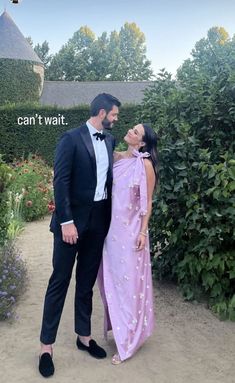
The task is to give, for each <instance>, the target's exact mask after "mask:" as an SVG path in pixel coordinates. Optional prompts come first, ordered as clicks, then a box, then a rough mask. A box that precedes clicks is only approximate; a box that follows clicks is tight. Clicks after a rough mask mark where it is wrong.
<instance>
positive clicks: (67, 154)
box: [53, 133, 74, 223]
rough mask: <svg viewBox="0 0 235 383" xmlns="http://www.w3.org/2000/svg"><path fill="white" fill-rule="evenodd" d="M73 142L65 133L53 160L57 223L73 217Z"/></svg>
mask: <svg viewBox="0 0 235 383" xmlns="http://www.w3.org/2000/svg"><path fill="white" fill-rule="evenodd" d="M73 155H74V144H73V140H72V137H71V136H70V135H69V134H68V133H65V134H64V135H63V136H62V137H61V139H60V141H59V143H58V145H57V147H56V153H55V162H54V180H53V186H54V196H55V208H56V215H57V218H58V220H59V223H63V222H66V221H71V220H72V219H73V216H72V210H71V201H70V182H71V173H72V166H73Z"/></svg>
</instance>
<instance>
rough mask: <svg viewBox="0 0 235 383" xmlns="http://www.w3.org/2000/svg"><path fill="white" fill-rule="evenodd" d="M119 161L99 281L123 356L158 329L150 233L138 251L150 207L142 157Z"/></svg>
mask: <svg viewBox="0 0 235 383" xmlns="http://www.w3.org/2000/svg"><path fill="white" fill-rule="evenodd" d="M133 154H134V157H132V158H127V159H121V160H119V161H117V162H115V164H114V169H113V172H114V182H113V194H112V220H111V224H110V229H109V232H108V235H107V237H106V240H105V245H104V251H103V260H102V263H101V266H100V270H99V276H98V284H99V287H100V292H101V296H102V300H103V303H104V307H105V320H104V330H105V336H106V337H107V331H108V330H111V329H112V330H113V336H114V339H115V342H116V345H117V349H118V353H119V355H120V358H121V360H125V359H127V358H130V357H131V356H132V355H133V354H134V353H135V352H136V351H137V350H138V349H139V347H140V346H141V345H142V344H143V343H144V341H145V340H146V338H147V337H149V336H150V335H151V334H152V332H153V327H154V310H153V291H152V273H151V263H150V252H149V238H148V237H147V241H146V246H145V249H143V250H142V251H136V241H137V237H138V235H139V232H140V228H141V215H145V214H146V213H147V184H146V173H145V166H144V161H143V157H147V156H149V154H148V153H140V152H138V151H136V150H134V151H133Z"/></svg>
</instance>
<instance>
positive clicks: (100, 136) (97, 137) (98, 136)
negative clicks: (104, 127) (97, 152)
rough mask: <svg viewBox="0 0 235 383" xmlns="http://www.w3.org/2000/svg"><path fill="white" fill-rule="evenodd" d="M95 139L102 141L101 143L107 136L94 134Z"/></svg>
mask: <svg viewBox="0 0 235 383" xmlns="http://www.w3.org/2000/svg"><path fill="white" fill-rule="evenodd" d="M93 136H94V137H96V141H98V140H100V141H103V140H104V139H105V134H103V133H98V132H97V133H94V134H93Z"/></svg>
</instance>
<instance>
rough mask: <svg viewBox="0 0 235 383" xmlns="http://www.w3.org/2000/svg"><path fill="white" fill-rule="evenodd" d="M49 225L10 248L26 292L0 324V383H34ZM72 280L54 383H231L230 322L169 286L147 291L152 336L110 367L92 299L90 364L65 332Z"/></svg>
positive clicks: (234, 370)
mask: <svg viewBox="0 0 235 383" xmlns="http://www.w3.org/2000/svg"><path fill="white" fill-rule="evenodd" d="M48 225H49V218H46V219H45V220H43V221H38V222H34V223H30V224H27V225H26V229H25V231H24V233H23V234H22V235H21V237H20V239H19V241H18V246H19V247H20V249H21V250H22V253H23V257H24V259H25V260H26V261H27V265H28V271H29V286H28V289H27V291H26V293H25V294H24V296H23V297H22V299H21V301H20V303H19V305H18V307H17V314H18V316H19V319H18V320H17V321H14V322H13V323H4V322H3V323H0V381H1V382H7V383H21V382H22V383H37V382H42V381H43V378H42V377H41V376H40V374H39V372H38V368H37V366H38V354H39V340H38V338H39V332H40V325H41V316H42V306H43V299H44V294H45V289H46V286H47V282H48V278H49V276H50V273H51V252H52V235H51V234H50V233H49V231H48ZM73 300H74V278H73V280H72V281H71V285H70V288H69V292H68V296H67V299H66V304H65V307H64V311H63V316H62V320H61V324H60V328H59V332H58V337H57V343H56V345H55V347H54V362H55V367H56V372H55V375H54V377H53V378H51V380H54V382H56V383H72V382H76V383H79V382H82V383H88V382H89V383H91V382H97V383H105V382H112V383H116V382H118V383H120V382H121V383H129V382H130V381H132V382H133V383H153V382H154V383H155V382H156V383H235V323H232V322H222V321H219V320H218V319H217V318H216V317H215V316H214V315H213V314H212V313H211V312H210V311H209V310H207V309H206V307H204V305H202V304H192V303H188V302H185V301H184V300H183V299H182V296H181V295H180V293H179V292H178V291H177V289H176V287H175V286H171V285H166V284H157V286H156V288H155V300H156V302H155V313H156V328H155V333H154V335H153V336H152V337H151V338H150V339H149V340H148V341H147V342H146V343H145V345H144V346H143V347H142V348H141V349H140V350H139V351H138V353H137V354H136V355H135V356H134V357H133V358H132V359H130V360H128V361H126V362H124V363H122V364H121V365H118V366H113V365H112V364H111V361H110V360H111V356H112V354H113V352H114V350H115V345H114V342H113V339H112V335H110V337H109V340H108V342H106V341H105V340H104V339H103V307H102V304H101V299H100V296H99V292H98V290H97V288H95V293H94V310H93V337H94V339H96V340H97V342H98V343H100V344H101V345H102V346H104V348H105V349H106V351H107V353H108V357H107V358H106V359H105V360H96V359H93V358H91V357H90V356H89V355H88V354H87V353H84V352H82V351H79V350H77V349H76V345H75V340H76V336H75V334H74V331H73Z"/></svg>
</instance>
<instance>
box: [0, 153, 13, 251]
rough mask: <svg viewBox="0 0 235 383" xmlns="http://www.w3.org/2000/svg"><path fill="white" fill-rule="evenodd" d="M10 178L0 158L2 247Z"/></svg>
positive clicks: (5, 232)
mask: <svg viewBox="0 0 235 383" xmlns="http://www.w3.org/2000/svg"><path fill="white" fill-rule="evenodd" d="M11 177H12V170H11V168H10V167H9V166H8V165H7V164H5V163H4V162H3V161H2V158H1V156H0V245H2V244H3V243H4V241H5V239H6V236H7V229H8V225H9V216H8V187H9V184H10V180H11Z"/></svg>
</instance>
